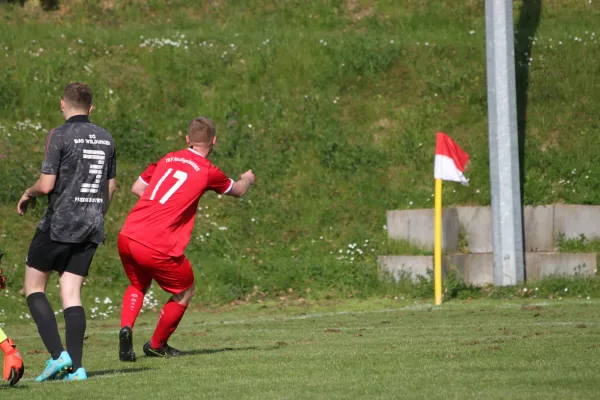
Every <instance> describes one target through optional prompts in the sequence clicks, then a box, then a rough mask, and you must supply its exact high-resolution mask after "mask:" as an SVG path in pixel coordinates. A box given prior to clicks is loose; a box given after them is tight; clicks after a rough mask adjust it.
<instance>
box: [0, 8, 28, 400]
mask: <svg viewBox="0 0 600 400" xmlns="http://www.w3.org/2000/svg"><path fill="white" fill-rule="evenodd" d="M0 3H1V2H0ZM19 389H27V385H26V384H23V383H21V382H19V383H17V384H16V385H15V386H10V385H9V384H8V383H6V384H5V382H4V381H0V390H19Z"/></svg>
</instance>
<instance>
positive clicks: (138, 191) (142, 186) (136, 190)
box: [131, 178, 148, 198]
mask: <svg viewBox="0 0 600 400" xmlns="http://www.w3.org/2000/svg"><path fill="white" fill-rule="evenodd" d="M146 186H148V184H147V183H146V182H144V181H143V180H141V179H140V178H138V179H137V180H136V181H135V182H134V183H133V186H131V193H133V194H135V195H136V196H137V197H138V198H139V197H142V195H143V194H144V190H146Z"/></svg>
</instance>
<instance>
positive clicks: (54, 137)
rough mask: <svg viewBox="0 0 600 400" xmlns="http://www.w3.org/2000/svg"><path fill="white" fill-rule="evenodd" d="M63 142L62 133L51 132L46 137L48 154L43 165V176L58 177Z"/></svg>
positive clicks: (46, 153)
mask: <svg viewBox="0 0 600 400" xmlns="http://www.w3.org/2000/svg"><path fill="white" fill-rule="evenodd" d="M62 146H63V141H62V137H61V134H60V133H57V132H55V130H54V129H53V130H51V131H50V132H48V134H47V135H46V152H45V155H44V162H43V164H42V171H41V172H42V174H48V175H56V174H58V169H59V168H60V156H61V154H62Z"/></svg>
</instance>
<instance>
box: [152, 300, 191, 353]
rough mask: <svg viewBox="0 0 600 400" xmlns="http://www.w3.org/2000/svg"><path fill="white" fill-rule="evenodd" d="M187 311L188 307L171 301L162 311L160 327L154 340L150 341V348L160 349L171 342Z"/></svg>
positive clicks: (159, 321) (155, 333)
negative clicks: (170, 339)
mask: <svg viewBox="0 0 600 400" xmlns="http://www.w3.org/2000/svg"><path fill="white" fill-rule="evenodd" d="M186 309H187V306H184V305H181V304H179V303H177V302H175V301H173V299H169V301H168V302H167V304H165V306H164V307H163V309H162V310H160V318H159V319H158V325H157V326H156V330H155V331H154V335H152V339H150V346H151V347H152V348H154V349H158V348H160V347H161V346H162V345H163V344H164V343H166V342H167V341H168V340H169V338H170V337H171V335H172V334H173V332H175V329H177V325H179V322H180V321H181V319H182V318H183V314H184V313H185V310H186Z"/></svg>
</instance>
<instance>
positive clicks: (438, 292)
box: [433, 179, 442, 306]
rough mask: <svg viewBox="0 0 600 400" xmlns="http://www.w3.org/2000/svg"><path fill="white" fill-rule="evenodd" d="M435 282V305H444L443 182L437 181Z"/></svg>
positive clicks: (434, 255) (434, 253)
mask: <svg viewBox="0 0 600 400" xmlns="http://www.w3.org/2000/svg"><path fill="white" fill-rule="evenodd" d="M434 217H435V220H434V249H433V281H434V285H435V305H436V306H439V305H440V304H442V180H441V179H436V180H435V215H434Z"/></svg>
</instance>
